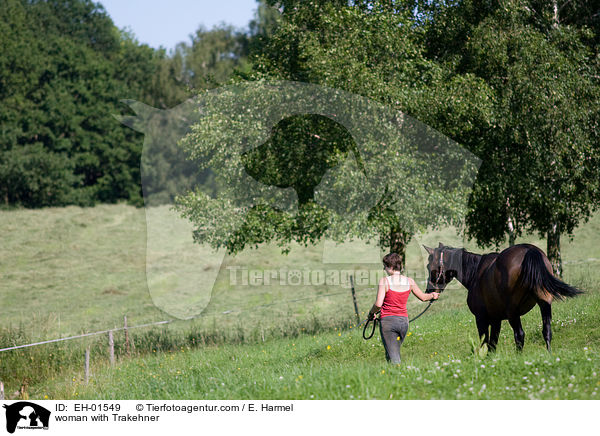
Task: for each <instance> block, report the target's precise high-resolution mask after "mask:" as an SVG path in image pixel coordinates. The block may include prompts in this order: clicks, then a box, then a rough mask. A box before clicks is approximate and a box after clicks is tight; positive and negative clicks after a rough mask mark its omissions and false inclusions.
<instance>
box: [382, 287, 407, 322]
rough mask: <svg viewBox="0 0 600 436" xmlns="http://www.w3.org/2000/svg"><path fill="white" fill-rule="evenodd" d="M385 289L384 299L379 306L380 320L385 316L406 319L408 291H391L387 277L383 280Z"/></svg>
mask: <svg viewBox="0 0 600 436" xmlns="http://www.w3.org/2000/svg"><path fill="white" fill-rule="evenodd" d="M385 287H386V291H385V298H384V299H383V304H382V305H381V315H380V316H381V318H383V317H386V316H406V317H408V312H407V311H406V302H407V301H408V296H409V295H410V289H408V290H407V291H393V290H392V289H390V284H389V282H388V278H387V277H386V278H385Z"/></svg>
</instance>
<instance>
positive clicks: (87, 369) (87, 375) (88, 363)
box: [85, 348, 90, 385]
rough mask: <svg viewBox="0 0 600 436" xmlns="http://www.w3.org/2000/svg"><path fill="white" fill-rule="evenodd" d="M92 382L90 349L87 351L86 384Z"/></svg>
mask: <svg viewBox="0 0 600 436" xmlns="http://www.w3.org/2000/svg"><path fill="white" fill-rule="evenodd" d="M89 381H90V349H89V348H87V349H86V350H85V384H86V385H87V384H88V383H89Z"/></svg>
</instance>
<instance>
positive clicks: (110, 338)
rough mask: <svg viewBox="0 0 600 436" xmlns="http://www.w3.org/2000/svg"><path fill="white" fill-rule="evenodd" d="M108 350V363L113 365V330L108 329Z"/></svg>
mask: <svg viewBox="0 0 600 436" xmlns="http://www.w3.org/2000/svg"><path fill="white" fill-rule="evenodd" d="M108 352H109V355H110V365H111V366H114V365H115V340H114V338H113V332H112V330H110V331H109V332H108Z"/></svg>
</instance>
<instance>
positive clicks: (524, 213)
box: [427, 0, 600, 263]
mask: <svg viewBox="0 0 600 436" xmlns="http://www.w3.org/2000/svg"><path fill="white" fill-rule="evenodd" d="M433 3H434V5H429V6H430V9H429V10H428V11H429V13H430V17H432V18H431V19H430V21H429V22H428V25H427V40H428V44H427V45H428V56H430V57H432V58H434V59H437V60H438V61H440V62H442V63H443V64H444V65H446V66H447V68H448V69H449V71H453V72H454V74H462V75H465V74H467V75H472V76H474V77H476V78H477V80H478V81H479V83H481V85H480V86H479V89H481V90H482V91H483V92H480V93H479V94H478V93H477V92H473V91H471V92H470V93H468V94H466V95H465V96H464V97H466V98H464V99H466V100H471V101H473V102H477V101H479V102H480V104H479V105H478V106H479V109H478V110H477V111H475V112H474V113H471V114H468V113H467V117H466V120H467V123H460V122H459V123H458V125H455V126H452V125H451V123H448V122H446V121H445V120H444V117H442V118H441V119H439V118H438V119H435V118H434V119H433V120H432V125H433V126H436V127H438V128H440V130H441V131H442V132H444V133H446V134H448V135H450V136H451V137H452V138H454V139H456V140H458V141H460V142H461V143H463V144H465V145H466V146H468V147H469V149H470V150H471V151H473V152H474V153H476V154H477V155H478V156H479V157H480V158H481V159H482V160H483V164H482V166H481V168H480V171H479V175H478V179H477V183H476V184H475V187H474V192H473V195H472V197H471V202H470V212H469V214H468V215H467V226H468V231H467V233H468V234H469V236H471V237H473V238H475V239H476V240H477V241H478V242H479V243H480V244H481V245H487V244H496V245H497V246H499V245H501V244H502V243H503V242H504V240H505V238H506V235H507V234H509V235H510V236H511V238H514V237H516V236H518V235H521V234H523V232H525V231H527V232H532V231H537V232H540V234H541V235H545V234H548V235H549V239H552V240H558V237H554V238H550V236H551V234H553V233H556V234H557V236H558V235H560V233H568V234H572V232H573V230H574V229H575V228H576V226H577V225H578V224H579V223H580V222H582V221H583V222H585V220H587V218H588V217H589V215H590V213H591V211H592V210H594V209H595V208H597V207H598V205H599V204H600V185H599V183H598V181H599V180H600V177H599V174H598V171H599V168H600V162H599V161H598V156H600V153H599V150H598V126H597V120H598V107H597V106H598V105H597V102H598V98H599V96H600V87H599V85H598V81H597V75H598V74H597V71H598V63H597V58H595V55H594V53H595V52H596V49H595V48H594V44H593V41H594V39H595V38H596V35H595V34H594V32H593V31H592V30H591V29H590V28H589V27H587V26H588V25H590V23H591V22H590V20H589V18H590V16H587V18H586V13H583V12H584V10H585V8H584V9H581V10H579V11H578V12H575V10H574V8H573V4H569V3H571V2H565V3H564V5H563V6H564V8H563V7H562V6H561V7H560V8H559V9H557V11H558V12H559V14H558V15H556V14H555V13H554V9H553V7H552V4H551V3H552V2H535V1H530V2H513V1H508V2H503V3H498V4H496V3H493V2H484V3H483V4H482V3H481V2H473V1H469V0H465V1H460V2H456V3H452V4H448V5H446V4H445V2H433ZM461 97H462V96H461ZM448 118H450V117H448ZM450 120H451V118H450ZM440 121H441V122H440ZM554 244H555V243H554V242H553V243H549V244H548V251H549V252H550V254H551V257H553V263H554V261H555V260H556V259H555V256H556V254H555V253H557V252H558V253H559V248H560V247H556V246H553V245H554Z"/></svg>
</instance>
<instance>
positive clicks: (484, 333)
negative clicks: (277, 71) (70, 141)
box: [475, 315, 490, 345]
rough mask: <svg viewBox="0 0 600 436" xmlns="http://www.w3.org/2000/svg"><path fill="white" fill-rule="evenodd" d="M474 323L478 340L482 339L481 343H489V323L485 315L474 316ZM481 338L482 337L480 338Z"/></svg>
mask: <svg viewBox="0 0 600 436" xmlns="http://www.w3.org/2000/svg"><path fill="white" fill-rule="evenodd" d="M475 323H476V324H477V331H478V332H479V340H480V341H481V340H483V343H484V344H486V345H489V340H490V338H489V330H490V323H489V321H488V319H487V317H485V316H482V315H480V316H476V317H475ZM482 338H483V339H482Z"/></svg>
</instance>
